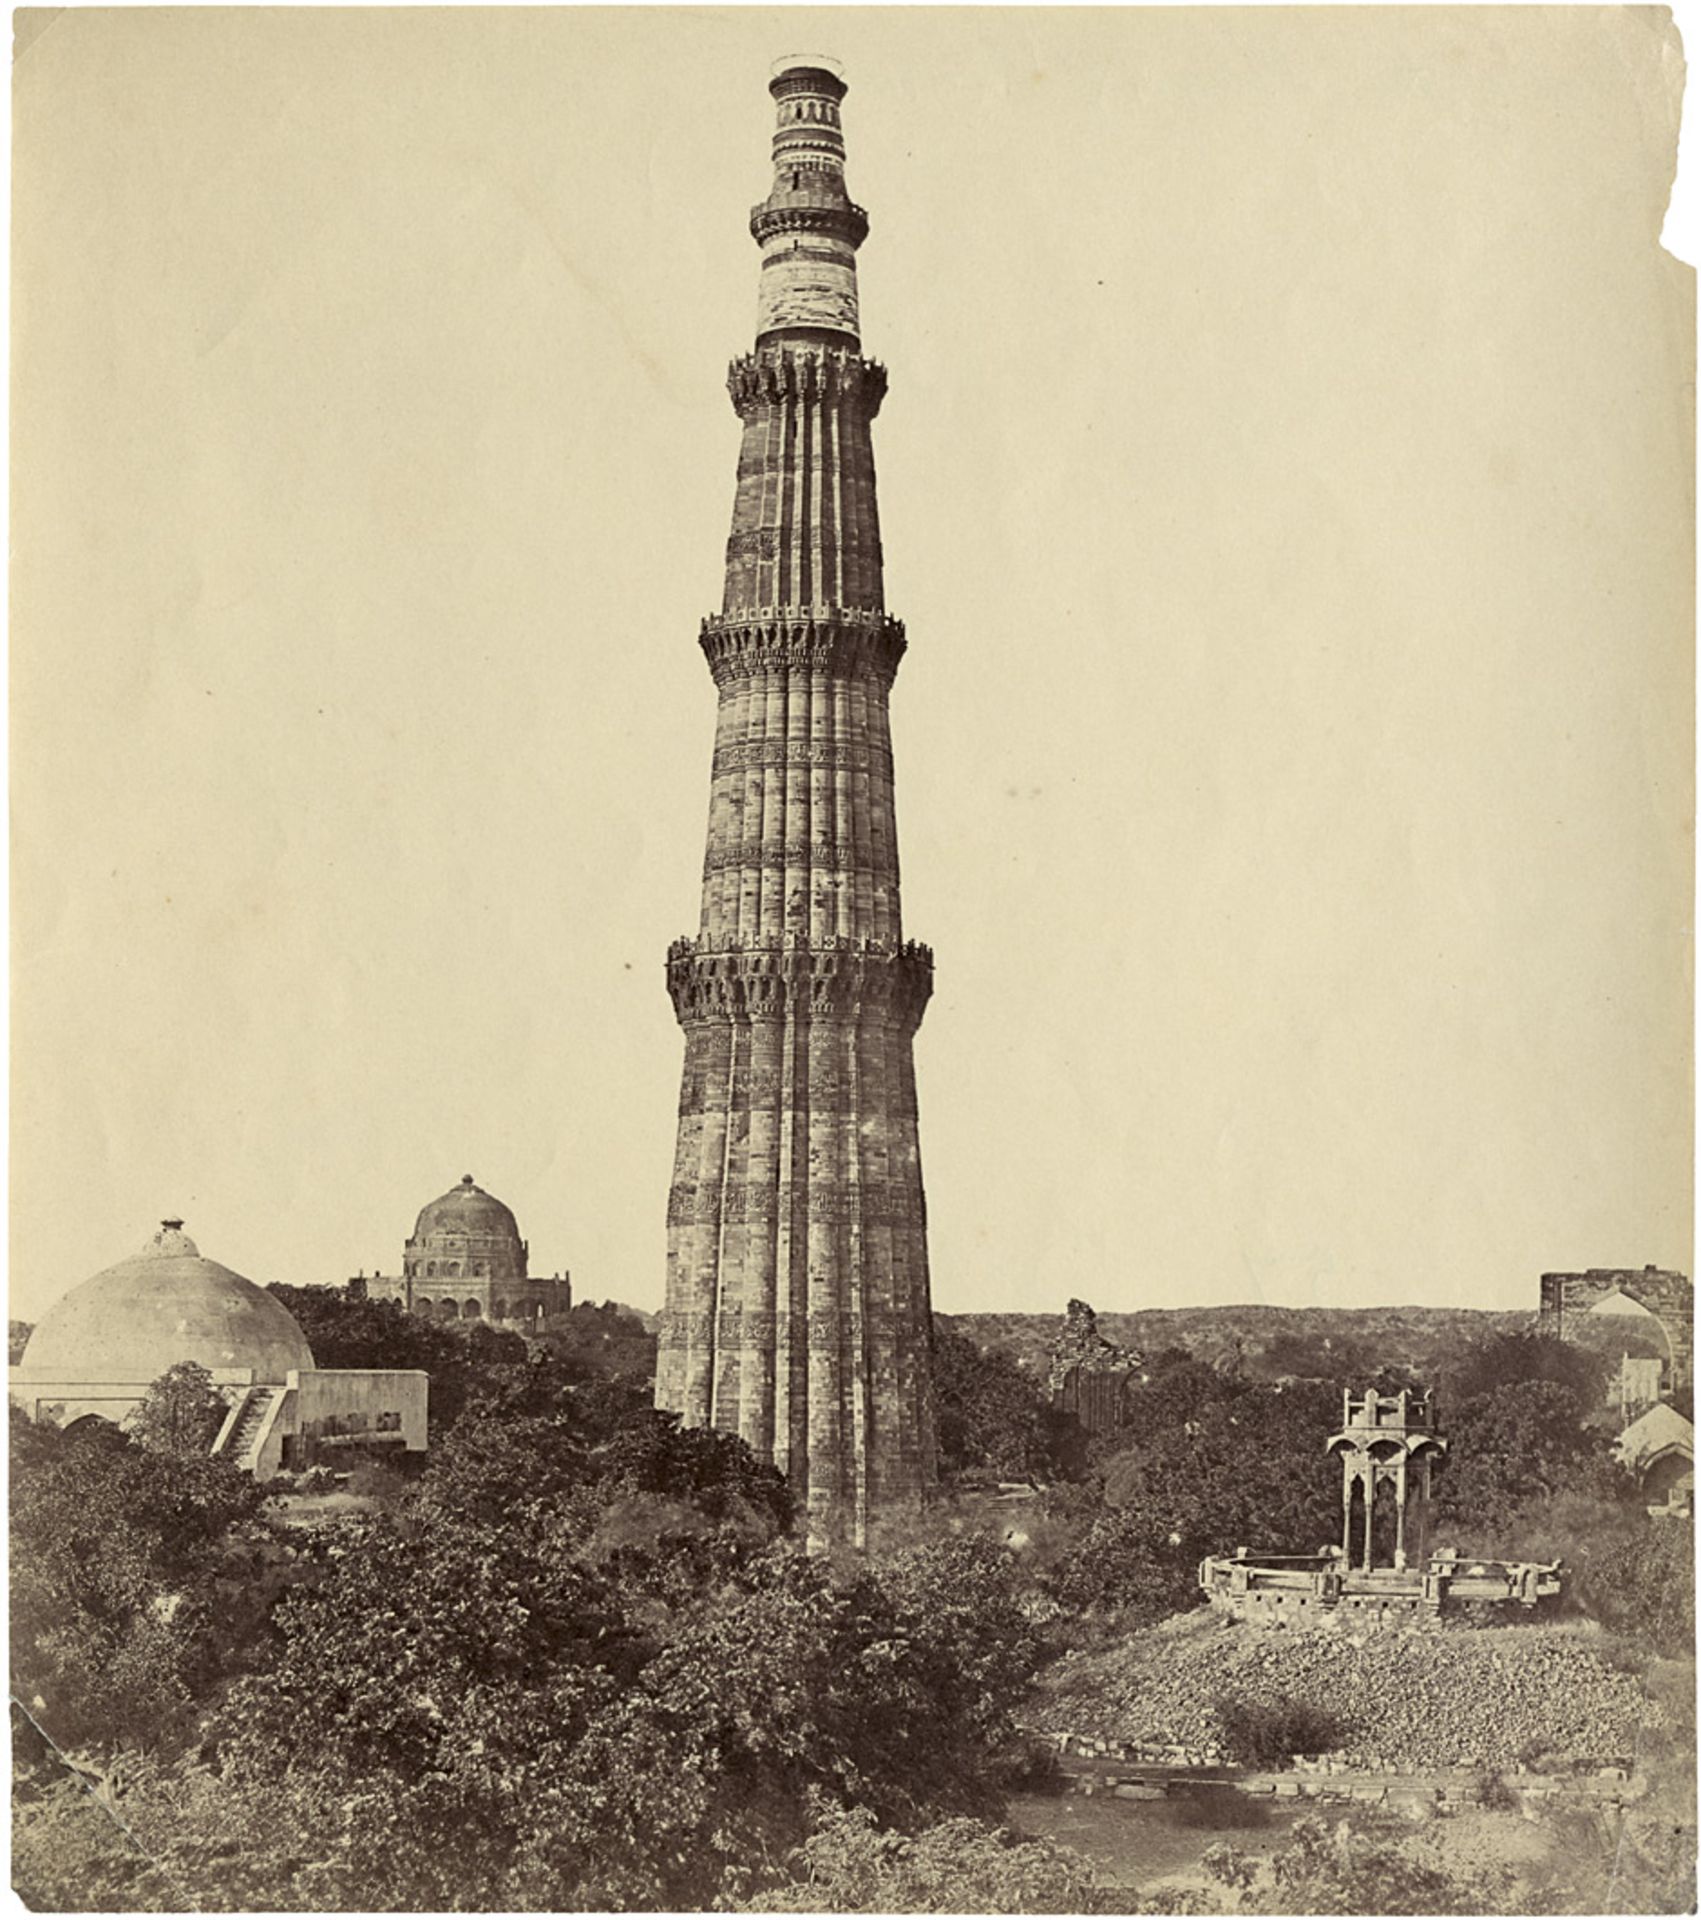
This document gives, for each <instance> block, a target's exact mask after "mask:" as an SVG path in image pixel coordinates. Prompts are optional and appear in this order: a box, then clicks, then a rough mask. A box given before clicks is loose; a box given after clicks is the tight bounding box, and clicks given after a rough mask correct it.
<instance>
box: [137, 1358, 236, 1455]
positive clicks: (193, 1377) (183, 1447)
mask: <svg viewBox="0 0 1701 1920" xmlns="http://www.w3.org/2000/svg"><path fill="white" fill-rule="evenodd" d="M229 1412H230V1408H229V1406H228V1405H227V1404H226V1403H225V1401H224V1399H223V1398H222V1396H221V1395H220V1394H219V1393H218V1392H217V1391H216V1390H215V1388H214V1386H213V1376H212V1375H211V1374H210V1373H209V1372H208V1371H207V1369H206V1368H205V1367H201V1366H197V1365H196V1364H195V1362H194V1361H193V1360H184V1361H181V1362H179V1364H178V1365H177V1366H175V1367H168V1368H167V1369H166V1371H165V1372H164V1373H162V1374H161V1375H160V1377H159V1378H158V1379H157V1380H156V1381H155V1382H154V1383H153V1385H152V1386H151V1387H149V1388H148V1390H147V1393H146V1394H145V1395H144V1396H143V1397H142V1399H141V1401H140V1403H139V1404H138V1405H137V1406H136V1407H135V1409H134V1410H133V1411H132V1412H131V1414H130V1416H129V1418H128V1419H126V1421H125V1422H124V1430H125V1432H126V1433H129V1434H130V1435H132V1436H133V1437H134V1438H135V1440H136V1441H137V1442H138V1443H139V1444H140V1445H142V1446H144V1447H146V1448H147V1449H148V1451H149V1452H150V1453H169V1454H175V1455H177V1456H178V1457H179V1458H199V1457H200V1455H202V1454H204V1453H205V1452H207V1450H208V1449H209V1448H210V1447H211V1446H212V1444H213V1441H214V1440H215V1439H216V1438H217V1437H218V1431H219V1428H220V1427H222V1426H223V1425H224V1423H225V1417H226V1415H227V1414H228V1413H229Z"/></svg>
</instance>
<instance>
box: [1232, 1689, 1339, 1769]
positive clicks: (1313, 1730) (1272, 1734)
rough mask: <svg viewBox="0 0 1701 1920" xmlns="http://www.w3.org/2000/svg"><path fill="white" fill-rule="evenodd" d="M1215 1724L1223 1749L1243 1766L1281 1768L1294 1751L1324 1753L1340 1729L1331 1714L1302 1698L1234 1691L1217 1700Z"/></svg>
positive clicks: (1288, 1761) (1286, 1763)
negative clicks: (1253, 1695)
mask: <svg viewBox="0 0 1701 1920" xmlns="http://www.w3.org/2000/svg"><path fill="white" fill-rule="evenodd" d="M1217 1726H1218V1728H1219V1730H1220V1732H1221V1736H1222V1744H1223V1751H1224V1752H1225V1753H1227V1755H1228V1757H1229V1758H1230V1759H1231V1760H1232V1761H1234V1762H1235V1763H1236V1764H1237V1765H1239V1766H1243V1767H1268V1768H1281V1767H1286V1766H1287V1765H1288V1764H1289V1763H1290V1762H1291V1761H1292V1759H1293V1757H1294V1755H1295V1754H1296V1753H1327V1752H1328V1750H1329V1749H1330V1748H1331V1747H1333V1746H1336V1745H1338V1744H1339V1741H1340V1738H1341V1731H1342V1729H1341V1725H1340V1722H1339V1721H1338V1720H1336V1719H1335V1718H1334V1716H1333V1715H1332V1714H1328V1713H1325V1712H1323V1710H1322V1709H1321V1708H1320V1707H1314V1706H1312V1705H1310V1704H1309V1703H1308V1702H1306V1701H1303V1700H1249V1699H1246V1698H1244V1697H1243V1696H1236V1695H1229V1696H1225V1697H1224V1698H1223V1699H1221V1700H1219V1701H1218V1702H1217Z"/></svg>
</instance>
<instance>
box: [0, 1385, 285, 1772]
mask: <svg viewBox="0 0 1701 1920" xmlns="http://www.w3.org/2000/svg"><path fill="white" fill-rule="evenodd" d="M11 1484H12V1511H11V1522H12V1557H11V1569H12V1686H13V1692H14V1696H15V1697H18V1698H20V1699H22V1700H23V1702H24V1703H25V1704H26V1706H27V1707H28V1709H29V1711H30V1713H31V1715H32V1717H34V1718H35V1719H36V1720H37V1721H39V1722H40V1723H41V1724H42V1725H43V1726H44V1727H45V1729H46V1730H47V1732H48V1733H49V1734H50V1735H51V1737H52V1738H53V1740H54V1741H55V1742H56V1743H58V1744H60V1745H73V1746H75V1745H81V1744H82V1743H84V1742H89V1741H123V1740H127V1739H151V1738H156V1737H158V1736H159V1734H160V1733H161V1732H162V1731H163V1730H165V1729H168V1728H170V1727H171V1726H173V1725H175V1724H177V1723H178V1722H179V1721H180V1720H181V1719H182V1718H183V1716H184V1715H185V1714H187V1713H188V1712H189V1711H190V1710H191V1709H192V1707H193V1705H194V1703H195V1701H196V1699H197V1697H198V1696H199V1695H200V1694H201V1693H202V1692H203V1691H204V1690H205V1688H206V1687H207V1685H208V1684H210V1682H211V1680H212V1679H213V1678H214V1677H215V1676H216V1674H217V1673H218V1671H219V1669H220V1662H221V1660H222V1658H223V1657H224V1656H225V1654H226V1653H228V1652H229V1650H230V1647H231V1644H232V1636H233V1635H234V1634H235V1633H236V1632H237V1631H238V1628H239V1626H240V1624H241V1623H242V1621H243V1620H244V1619H245V1618H246V1616H247V1613H248V1611H249V1610H250V1609H251V1606H252V1605H253V1604H254V1603H255V1598H256V1586H255V1582H254V1580H253V1578H252V1575H253V1569H252V1567H251V1566H249V1565H248V1564H247V1563H246V1562H244V1561H243V1560H242V1559H241V1558H240V1557H236V1558H233V1557H232V1549H233V1546H234V1544H235V1540H236V1535H237V1533H238V1530H239V1526H240V1523H241V1522H242V1521H244V1520H245V1519H247V1517H248V1516H249V1515H251V1514H252V1513H253V1512H254V1510H255V1508H256V1507H257V1506H258V1504H259V1498H260V1496H259V1494H258V1493H257V1491H256V1490H255V1488H254V1486H253V1483H252V1482H251V1481H250V1480H249V1479H248V1478H247V1477H246V1476H245V1475H243V1474H240V1473H238V1472H237V1471H236V1470H235V1469H234V1468H233V1467H231V1466H229V1465H228V1464H227V1463H226V1462H224V1461H223V1460H219V1459H215V1458H213V1457H212V1456H210V1455H207V1454H201V1455H199V1456H197V1457H194V1458H188V1459H185V1458H179V1457H175V1456H171V1455H166V1454H161V1453H157V1452H150V1451H148V1450H147V1449H145V1448H143V1447H141V1446H139V1445H138V1444H136V1442H134V1441H133V1440H130V1439H128V1438H126V1437H125V1436H124V1435H123V1434H122V1433H120V1432H119V1431H118V1429H117V1428H115V1427H113V1426H110V1425H108V1424H107V1423H105V1422H101V1421H89V1422H84V1423H79V1425H77V1426H76V1427H73V1428H72V1429H70V1430H69V1431H68V1432H64V1433H61V1432H60V1431H59V1430H58V1429H57V1428H55V1427H52V1426H36V1425H33V1424H32V1423H31V1422H30V1421H28V1420H27V1419H25V1418H24V1417H23V1416H22V1415H21V1414H19V1413H17V1412H16V1411H14V1413H13V1415H12V1425H11ZM244 1596H246V1604H245V1602H244Z"/></svg>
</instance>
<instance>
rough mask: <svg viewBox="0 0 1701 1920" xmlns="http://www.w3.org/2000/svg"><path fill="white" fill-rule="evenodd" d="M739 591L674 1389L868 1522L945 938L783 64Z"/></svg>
mask: <svg viewBox="0 0 1701 1920" xmlns="http://www.w3.org/2000/svg"><path fill="white" fill-rule="evenodd" d="M769 90H770V92H771V93H772V94H773V96H774V99H775V101H776V103H777V105H778V121H779V125H778V131H777V132H776V133H775V135H774V187H773V191H772V192H771V193H770V194H769V195H768V197H767V199H766V200H764V201H763V202H762V204H761V205H760V206H759V207H757V208H756V209H755V210H754V211H753V213H752V214H751V217H750V231H751V233H752V234H753V235H754V236H755V238H756V240H757V241H758V242H759V243H760V245H761V248H762V270H761V292H760V299H759V304H758V309H757V323H756V348H755V351H754V353H752V354H749V355H747V356H746V357H744V358H743V359H740V360H736V361H734V363H733V365H732V369H731V372H730V375H729V378H728V383H727V384H728V387H729V389H730V391H731V394H732V402H733V406H734V407H735V408H736V409H737V412H738V416H739V418H740V419H741V420H742V421H743V422H744V440H743V446H742V449H741V451H740V453H739V459H738V490H737V496H736V500H735V504H734V508H733V518H732V537H731V538H730V539H729V540H728V542H727V550H726V594H725V598H724V601H723V603H722V608H721V611H720V613H718V614H715V615H712V616H710V617H709V618H708V619H706V620H705V621H704V622H703V626H702V635H701V644H702V648H703V652H704V654H705V655H706V656H707V658H708V662H709V670H710V672H711V673H712V674H713V676H714V681H715V685H716V687H717V688H718V689H719V693H720V708H719V714H718V717H717V721H716V728H715V753H714V763H713V773H712V777H711V785H710V798H709V831H708V853H707V857H706V858H705V860H704V863H703V909H702V918H701V922H700V924H699V929H698V933H697V937H696V938H695V939H689V940H679V941H676V942H675V943H674V945H673V946H672V948H671V949H670V950H669V953H668V964H667V983H668V991H669V992H670V993H671V994H672V996H673V1004H674V1009H675V1011H676V1012H677V1014H678V1016H679V1022H680V1025H681V1026H682V1027H683V1028H684V1029H685V1073H684V1084H683V1088H682V1090H681V1093H680V1097H679V1144H678V1149H677V1152H676V1154H675V1158H674V1168H673V1185H672V1188H671V1191H670V1195H669V1201H668V1271H667V1308H666V1312H665V1315H664V1317H663V1322H662V1332H661V1342H660V1353H659V1356H658V1360H657V1374H656V1403H657V1405H658V1406H661V1407H664V1408H671V1409H673V1410H675V1411H677V1412H678V1413H679V1414H680V1415H682V1417H683V1419H684V1421H685V1423H686V1424H687V1425H692V1426H706V1425H714V1426H716V1427H721V1428H725V1429H726V1430H727V1431H728V1432H732V1433H737V1434H739V1435H741V1436H742V1437H743V1438H744V1439H745V1440H746V1441H748V1443H749V1444H750V1446H751V1447H752V1448H753V1449H754V1451H755V1452H756V1454H757V1455H758V1456H759V1457H760V1458H763V1459H766V1460H771V1461H772V1462H773V1463H774V1464H775V1465H776V1466H777V1467H779V1468H780V1469H781V1470H782V1471H783V1472H784V1473H785V1474H786V1475H787V1476H788V1478H789V1479H790V1481H791V1483H792V1485H793V1487H794V1488H795V1489H796V1490H797V1492H798V1494H799V1495H800V1496H801V1497H802V1499H803V1500H804V1501H805V1502H806V1510H807V1522H808V1530H809V1534H810V1537H811V1539H812V1540H814V1541H816V1542H821V1541H827V1540H848V1541H851V1542H853V1543H856V1544H859V1545H860V1544H863V1543H865V1542H866V1540H867V1538H868V1535H869V1530H870V1527H871V1525H873V1524H874V1523H875V1522H877V1521H878V1520H880V1519H882V1518H887V1517H890V1516H891V1515H892V1514H893V1513H894V1512H895V1511H902V1510H903V1509H905V1508H908V1507H913V1506H915V1505H916V1504H918V1503H919V1502H920V1501H921V1500H922V1499H924V1498H925V1497H926V1494H927V1492H928V1491H929V1489H930V1488H931V1486H932V1484H933V1482H934V1479H935V1475H936V1464H935V1450H934V1432H933V1393H932V1376H931V1363H930V1341H931V1324H932V1323H931V1308H930V1301H929V1291H928V1273H927V1224H926V1207H925V1202H924V1200H923V1198H922V1186H921V1157H920V1151H919V1147H918V1144H917V1134H916V1095H915V1069H914V1063H913V1059H912V1042H913V1039H914V1036H915V1031H916V1028H917V1027H918V1026H919V1025H920V1023H921V1016H922V1009H923V1008H924V1007H925V1006H926V1004H927V998H928V995H929V993H930V992H931V991H932V984H933V957H932V955H931V953H930V952H929V951H928V949H927V948H926V947H923V946H918V945H916V944H915V943H913V942H906V941H905V939H904V937H903V925H902V917H901V914H900V911H899V905H898V841H897V828H896V824H895V818H894V813H893V805H892V748H891V738H890V734H889V732H888V728H887V696H888V693H889V692H890V689H891V685H892V678H893V675H894V674H895V673H896V671H897V666H898V661H899V659H900V657H901V656H902V654H903V651H904V629H903V625H902V623H901V622H900V621H897V620H894V619H893V618H892V617H891V615H890V614H888V613H887V612H886V610H885V598H884V592H883V589H882V583H881V552H880V523H879V517H878V514H877V512H876V508H875V501H874V453H873V446H872V441H871V438H870V432H869V428H870V423H871V422H872V421H873V419H874V416H875V414H876V413H877V412H878V411H879V408H880V402H881V399H882V398H883V397H884V395H885V392H886V374H885V370H884V368H882V367H881V366H879V365H878V364H876V363H875V362H873V361H870V360H865V359H864V358H863V357H862V352H861V339H860V336H859V332H858V322H857V297H856V250H857V248H858V247H859V246H860V245H861V244H862V241H863V238H864V236H865V235H866V234H867V231H868V217H867V215H866V214H865V213H864V212H863V211H862V209H861V208H860V207H858V206H855V205H854V204H853V203H852V202H851V200H850V198H849V196H848V195H847V193H846V191H845V180H844V169H845V148H844V138H843V135H842V134H841V132H840V130H839V103H840V101H841V100H842V99H843V98H844V96H845V91H846V89H845V85H844V82H843V81H842V80H840V79H839V78H838V77H837V75H836V74H835V73H833V72H832V71H830V70H829V69H828V68H827V67H826V66H825V65H823V64H821V63H817V62H809V63H798V64H787V65H785V66H784V67H783V68H782V70H781V71H779V73H778V74H777V77H776V78H775V79H774V80H773V81H772V83H771V85H770V88H769Z"/></svg>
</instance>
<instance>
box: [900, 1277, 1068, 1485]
mask: <svg viewBox="0 0 1701 1920" xmlns="http://www.w3.org/2000/svg"><path fill="white" fill-rule="evenodd" d="M933 1393H934V1405H935V1410H936V1415H937V1419H938V1427H939V1459H940V1465H941V1466H942V1468H943V1469H944V1470H945V1471H946V1472H947V1473H964V1472H969V1471H972V1470H974V1469H977V1468H978V1469H982V1470H984V1471H986V1472H989V1473H992V1474H996V1475H997V1476H998V1477H999V1478H1000V1479H1003V1480H1054V1479H1072V1478H1074V1477H1075V1476H1076V1475H1078V1474H1079V1473H1080V1472H1081V1471H1082V1469H1083V1466H1084V1464H1085V1460H1086V1441H1087V1436H1086V1434H1085V1433H1084V1432H1083V1431H1082V1429H1081V1427H1080V1424H1079V1423H1078V1422H1077V1421H1076V1419H1075V1417H1074V1415H1073V1414H1066V1413H1060V1412H1059V1411H1058V1410H1057V1409H1056V1408H1055V1407H1053V1406H1052V1404H1051V1402H1050V1399H1049V1397H1048V1396H1047V1394H1046V1391H1045V1387H1044V1383H1043V1381H1041V1380H1040V1379H1038V1378H1037V1377H1036V1376H1035V1375H1033V1374H1032V1373H1030V1372H1029V1371H1028V1370H1027V1369H1026V1368H1024V1367H1021V1366H1018V1365H1017V1363H1016V1362H1015V1361H1014V1360H1012V1359H1011V1358H1010V1356H1009V1355H1008V1354H1006V1353H1002V1352H1000V1351H999V1350H998V1349H996V1348H992V1349H989V1350H987V1351H985V1352H983V1351H982V1350H981V1349H980V1348H979V1347H978V1346H976V1344H975V1343H974V1341H973V1340H971V1339H969V1338H968V1337H967V1336H966V1335H965V1334H962V1333H959V1332H958V1331H957V1330H956V1328H954V1327H953V1326H952V1325H951V1323H950V1322H949V1321H948V1320H946V1319H943V1318H942V1317H940V1316H939V1315H935V1316H934V1321H933Z"/></svg>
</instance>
